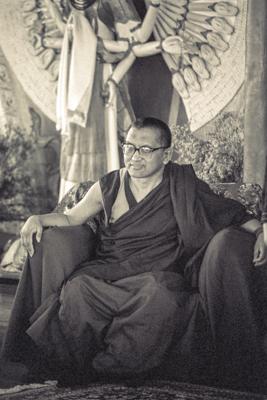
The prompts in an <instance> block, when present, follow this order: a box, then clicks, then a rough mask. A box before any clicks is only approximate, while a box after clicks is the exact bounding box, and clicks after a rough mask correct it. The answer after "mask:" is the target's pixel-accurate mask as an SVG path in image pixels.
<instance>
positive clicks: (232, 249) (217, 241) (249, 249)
mask: <svg viewBox="0 0 267 400" xmlns="http://www.w3.org/2000/svg"><path fill="white" fill-rule="evenodd" d="M254 242H255V238H254V237H253V235H251V234H250V233H248V232H246V231H243V230H241V229H237V228H234V227H229V228H225V229H223V230H221V231H219V232H218V233H217V234H216V235H215V236H214V237H213V238H212V240H211V241H210V243H209V245H208V247H207V249H206V252H205V255H204V258H203V262H202V266H201V270H200V278H201V277H202V275H203V274H204V275H206V278H210V279H216V277H221V276H223V275H225V274H226V275H227V274H230V275H232V277H233V276H234V273H235V271H236V272H237V273H240V272H241V271H243V272H245V273H248V270H249V268H250V267H251V266H252V260H253V248H254Z"/></svg>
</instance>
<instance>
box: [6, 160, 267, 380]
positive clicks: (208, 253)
mask: <svg viewBox="0 0 267 400" xmlns="http://www.w3.org/2000/svg"><path fill="white" fill-rule="evenodd" d="M100 186H101V190H102V195H103V206H104V210H103V213H102V215H101V216H100V221H101V222H100V228H99V230H98V233H97V235H95V234H94V233H93V232H92V231H91V230H89V229H88V228H85V227H73V228H71V227H69V228H52V229H48V230H47V231H45V232H44V236H43V239H42V241H41V243H40V244H38V245H37V244H36V248H35V255H34V256H33V258H32V259H28V260H27V262H26V265H25V268H24V271H23V275H22V278H21V281H20V283H19V286H18V290H17V294H16V298H15V302H14V306H13V311H12V313H11V318H10V322H9V327H8V331H7V334H6V338H5V342H4V345H3V350H2V357H4V358H6V359H9V360H14V361H25V360H26V359H27V358H28V359H29V358H31V359H33V358H35V359H38V358H40V359H41V360H42V359H43V358H45V357H46V358H47V359H50V366H51V364H52V365H54V366H56V368H57V369H59V368H60V369H61V370H64V368H66V367H68V368H71V366H73V368H74V369H75V370H77V371H82V372H83V373H87V374H89V375H90V371H92V370H94V371H97V372H98V373H99V374H111V375H112V374H117V375H123V374H126V375H127V374H130V375H133V374H135V373H137V374H138V373H144V372H147V371H160V373H161V375H165V376H166V377H173V378H175V379H181V377H182V378H183V379H187V378H188V377H189V379H192V376H193V379H197V378H196V377H197V376H198V377H199V376H200V375H201V370H205V369H207V366H209V365H210V366H212V365H213V364H211V360H212V362H215V363H216V365H217V371H219V372H222V371H223V376H224V378H225V379H226V380H227V379H229V380H230V379H233V376H234V377H236V379H237V380H239V381H240V380H243V381H245V380H247V378H248V377H250V378H251V379H252V377H255V375H257V372H256V368H257V367H256V366H257V365H259V363H258V361H259V359H260V351H259V343H260V332H259V328H258V326H259V324H258V320H257V318H258V315H259V314H260V312H261V311H262V310H261V307H263V306H262V303H260V302H257V301H256V300H255V297H256V296H255V295H254V292H255V290H254V287H256V284H255V282H257V280H261V281H262V280H263V279H266V272H263V271H262V270H261V271H258V272H255V271H253V270H252V257H253V245H254V242H255V238H254V237H253V235H251V234H249V233H247V232H245V231H244V230H242V229H241V228H240V227H239V225H240V224H242V223H244V222H246V221H247V220H248V219H250V218H251V216H249V215H248V214H247V213H246V210H245V209H244V207H243V206H242V205H241V204H239V203H238V202H236V201H234V200H230V199H225V198H222V197H219V196H217V195H215V194H214V193H213V192H212V191H211V190H210V189H209V187H208V185H206V184H205V183H204V182H202V181H200V180H199V179H197V178H196V176H195V174H194V171H193V169H192V167H191V166H178V165H176V164H172V163H169V164H168V165H167V166H166V168H165V171H164V178H163V181H162V182H161V183H160V184H159V185H158V186H157V187H156V188H154V189H153V190H152V192H150V193H149V194H148V195H147V196H146V198H145V199H143V200H142V201H141V202H139V203H137V202H136V201H135V199H134V198H133V195H132V193H131V191H129V185H127V173H126V171H125V170H120V171H114V172H111V173H110V174H107V175H105V176H104V177H103V178H102V179H101V180H100ZM125 204H128V205H129V208H128V210H127V211H126V212H124V213H123V214H122V215H119V214H118V213H119V210H120V207H121V205H125ZM72 229H74V231H75V232H74V234H76V236H75V239H74V240H73V239H72V234H71V231H72ZM255 310H256V311H255ZM240 340H241V342H242V345H240ZM232 343H233V346H232ZM207 360H209V362H208V361H207ZM35 361H36V360H35ZM51 368H52V367H51Z"/></svg>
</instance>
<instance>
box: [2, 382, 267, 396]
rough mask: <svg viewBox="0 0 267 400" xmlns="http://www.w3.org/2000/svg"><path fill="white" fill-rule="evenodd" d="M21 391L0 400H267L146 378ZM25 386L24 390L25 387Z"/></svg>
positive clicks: (7, 394)
mask: <svg viewBox="0 0 267 400" xmlns="http://www.w3.org/2000/svg"><path fill="white" fill-rule="evenodd" d="M21 389H23V390H21V391H20V392H18V393H10V392H9V393H7V392H6V393H5V394H4V393H3V394H2V395H1V394H0V400H36V399H38V400H85V399H86V400H266V399H267V395H259V394H253V393H244V392H236V391H230V390H222V389H216V388H210V387H206V386H198V385H190V384H184V383H174V382H167V381H157V382H151V381H147V382H144V383H142V384H141V385H140V386H139V385H138V386H135V385H131V384H127V383H123V384H103V383H98V384H91V385H89V386H87V387H86V388H85V387H83V388H76V389H70V388H58V387H57V386H56V384H55V383H53V382H51V384H50V385H47V386H42V387H39V388H38V387H35V388H27V389H26V388H23V387H21ZM24 389H25V390H24Z"/></svg>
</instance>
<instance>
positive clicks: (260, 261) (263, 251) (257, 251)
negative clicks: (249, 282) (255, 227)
mask: <svg viewBox="0 0 267 400" xmlns="http://www.w3.org/2000/svg"><path fill="white" fill-rule="evenodd" d="M253 263H254V265H255V267H260V266H262V265H265V264H267V247H266V245H265V243H264V237H263V233H260V234H259V236H258V237H257V239H256V242H255V245H254V257H253Z"/></svg>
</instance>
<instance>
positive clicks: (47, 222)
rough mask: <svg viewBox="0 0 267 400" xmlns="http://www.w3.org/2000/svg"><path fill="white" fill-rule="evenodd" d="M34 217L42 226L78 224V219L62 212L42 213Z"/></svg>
mask: <svg viewBox="0 0 267 400" xmlns="http://www.w3.org/2000/svg"><path fill="white" fill-rule="evenodd" d="M35 217H36V218H38V220H39V221H40V223H41V225H42V226H43V227H48V226H69V225H80V221H78V220H76V219H75V218H74V217H73V216H71V215H66V214H63V213H50V214H42V215H36V216H35Z"/></svg>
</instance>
